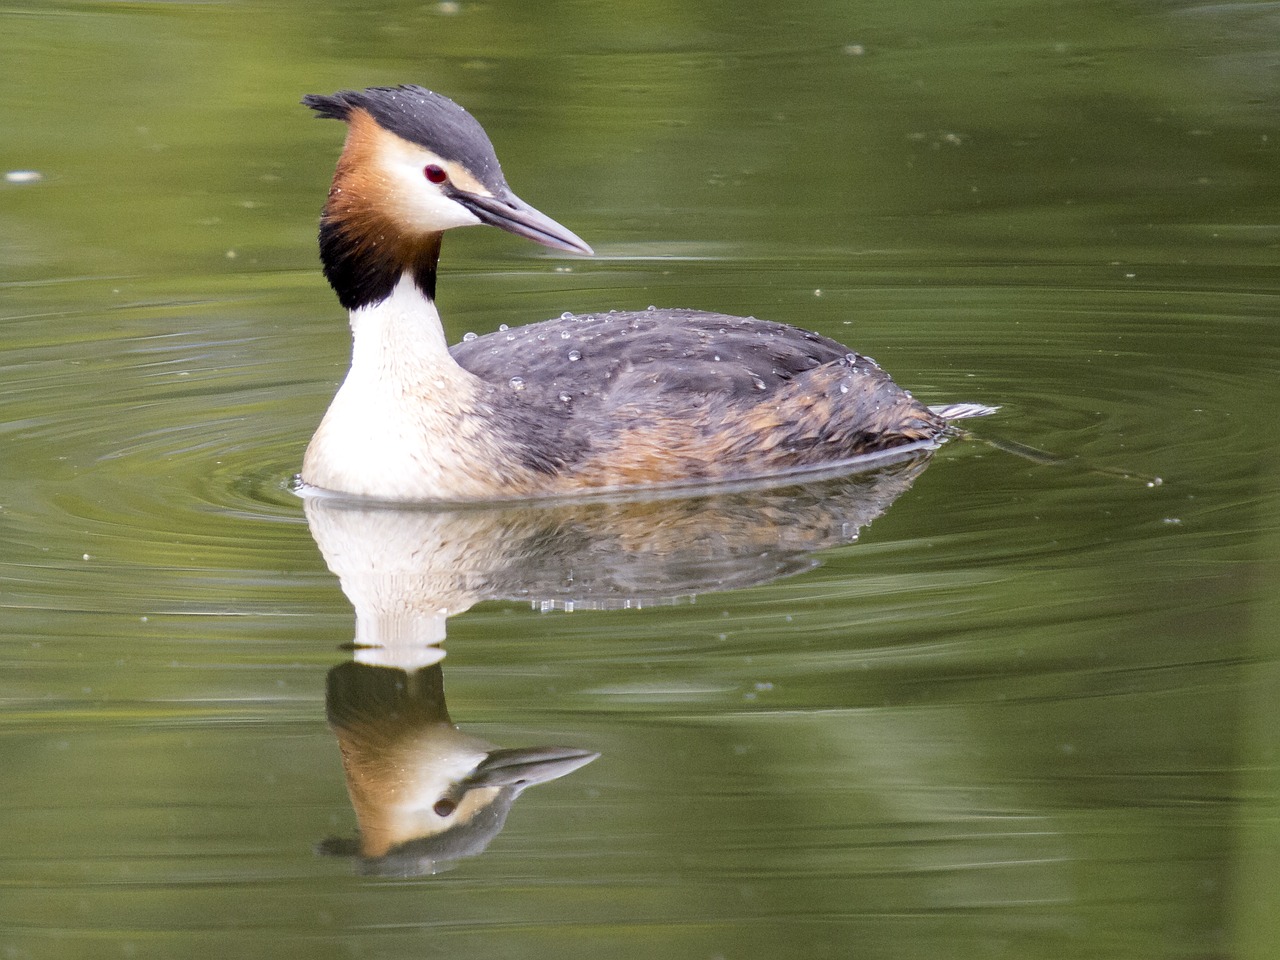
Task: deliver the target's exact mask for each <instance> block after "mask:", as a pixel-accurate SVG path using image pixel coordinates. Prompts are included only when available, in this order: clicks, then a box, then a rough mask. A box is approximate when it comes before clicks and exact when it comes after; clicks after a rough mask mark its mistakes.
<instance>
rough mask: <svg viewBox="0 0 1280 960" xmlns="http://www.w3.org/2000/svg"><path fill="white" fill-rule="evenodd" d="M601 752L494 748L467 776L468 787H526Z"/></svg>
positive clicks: (563, 772) (559, 774)
mask: <svg viewBox="0 0 1280 960" xmlns="http://www.w3.org/2000/svg"><path fill="white" fill-rule="evenodd" d="M598 756H600V754H598V753H592V752H590V751H589V750H574V749H572V748H570V747H524V748H520V749H515V750H495V751H493V753H491V754H489V755H488V756H487V757H485V758H484V759H483V760H481V761H480V763H479V765H478V766H477V767H476V768H475V770H473V771H472V772H471V775H470V776H469V777H467V779H466V785H467V787H468V788H474V787H527V786H530V785H532V784H535V783H546V782H547V781H548V780H555V779H556V778H557V777H563V776H565V775H566V774H570V773H573V771H575V770H577V769H578V768H579V767H585V766H586V765H587V764H588V763H590V762H591V761H592V760H594V759H596V758H597V757H598Z"/></svg>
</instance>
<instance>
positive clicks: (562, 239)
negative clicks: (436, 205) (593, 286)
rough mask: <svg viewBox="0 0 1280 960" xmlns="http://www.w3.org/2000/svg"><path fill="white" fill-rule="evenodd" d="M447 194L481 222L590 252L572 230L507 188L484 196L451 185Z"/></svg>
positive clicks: (573, 250)
mask: <svg viewBox="0 0 1280 960" xmlns="http://www.w3.org/2000/svg"><path fill="white" fill-rule="evenodd" d="M450 196H451V197H452V198H453V199H454V200H456V201H457V202H458V203H460V204H462V205H463V206H464V207H466V208H467V209H468V210H470V211H471V212H472V213H474V214H475V215H476V216H477V217H479V218H480V220H481V222H482V223H488V224H491V225H493V226H495V227H501V228H502V229H503V230H506V231H508V232H509V233H514V234H515V235H516V236H519V237H525V238H527V239H529V240H533V241H535V242H537V243H540V244H542V245H543V246H547V247H554V248H555V249H556V250H565V251H567V252H569V253H584V254H586V255H587V256H591V255H592V254H593V253H594V251H593V250H592V249H591V248H590V247H589V246H587V245H586V243H584V242H583V241H582V240H581V239H580V238H579V237H578V236H577V235H576V234H574V233H573V232H572V231H570V230H568V229H567V228H565V227H562V226H560V224H558V223H556V222H555V221H554V220H552V219H551V218H550V217H548V216H547V215H546V214H544V213H540V212H538V211H537V210H535V209H534V208H533V207H531V206H529V204H527V203H525V202H524V201H523V200H521V199H520V198H519V197H517V196H516V195H515V194H514V193H512V192H511V191H509V190H508V191H505V192H503V193H502V194H501V195H499V196H496V197H486V196H482V195H481V194H478V193H467V192H466V191H464V190H456V189H455V190H454V191H453V192H452V193H451V194H450Z"/></svg>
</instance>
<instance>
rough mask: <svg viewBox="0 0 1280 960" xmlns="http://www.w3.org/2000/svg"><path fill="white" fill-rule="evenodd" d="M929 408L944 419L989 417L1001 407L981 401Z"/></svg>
mask: <svg viewBox="0 0 1280 960" xmlns="http://www.w3.org/2000/svg"><path fill="white" fill-rule="evenodd" d="M929 409H930V410H931V411H932V412H933V413H935V414H936V415H937V416H939V417H941V418H942V419H943V420H967V419H969V418H970V417H989V416H991V414H993V413H995V412H996V411H997V410H999V409H1000V408H999V407H988V406H986V405H985V404H981V403H946V404H943V405H942V406H938V407H930V408H929Z"/></svg>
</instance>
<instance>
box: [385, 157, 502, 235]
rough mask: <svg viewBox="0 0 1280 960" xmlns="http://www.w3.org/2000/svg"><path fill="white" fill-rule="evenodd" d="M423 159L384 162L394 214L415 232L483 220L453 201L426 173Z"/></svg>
mask: <svg viewBox="0 0 1280 960" xmlns="http://www.w3.org/2000/svg"><path fill="white" fill-rule="evenodd" d="M424 166H426V163H425V162H423V161H422V159H421V158H420V157H405V156H390V157H384V158H383V161H382V173H383V176H384V177H385V178H386V182H387V184H388V186H390V188H391V189H390V190H389V191H388V194H387V200H388V201H389V202H390V207H391V213H392V214H393V215H394V216H395V217H396V218H397V219H398V220H399V221H400V222H401V223H403V224H404V225H405V226H406V227H408V228H410V229H416V230H430V231H435V230H448V229H451V228H452V227H470V226H475V225H476V224H478V223H479V222H480V220H479V219H478V218H477V217H476V216H475V214H473V213H472V212H471V211H470V210H468V209H467V208H466V207H464V206H462V204H460V203H456V202H455V201H453V200H450V199H449V198H448V197H446V196H445V195H444V194H443V193H441V192H440V188H439V187H438V186H436V185H435V184H434V183H432V182H431V181H430V180H428V179H427V178H426V176H425V175H424V174H423V172H422V169H423V167H424Z"/></svg>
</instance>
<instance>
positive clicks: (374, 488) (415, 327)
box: [302, 273, 480, 500]
mask: <svg viewBox="0 0 1280 960" xmlns="http://www.w3.org/2000/svg"><path fill="white" fill-rule="evenodd" d="M351 333H352V337H353V344H352V351H351V369H350V370H349V371H348V373H347V377H346V380H344V381H343V383H342V387H341V388H340V389H339V390H338V393H337V396H335V397H334V398H333V403H332V404H331V405H330V407H329V410H328V412H327V413H326V414H325V416H324V420H323V421H322V422H321V424H320V428H319V429H318V430H317V431H316V434H315V436H314V437H312V438H311V444H310V446H308V447H307V453H306V457H305V458H304V460H303V467H302V479H303V480H304V481H305V482H306V483H309V484H313V485H314V486H317V487H322V488H324V489H327V490H335V491H340V492H343V493H351V494H357V495H360V496H370V497H380V498H384V499H398V500H408V499H434V498H447V497H449V496H451V495H454V493H455V491H456V488H457V487H458V481H457V479H456V477H453V476H452V474H454V473H457V472H458V470H459V466H458V463H457V452H456V451H455V450H454V446H453V444H452V443H451V442H450V438H451V436H452V435H453V434H454V432H456V429H457V427H458V424H459V418H460V417H465V416H466V415H467V413H468V411H469V410H470V406H471V401H472V399H473V398H474V397H475V395H476V393H477V392H478V390H479V386H480V384H479V381H478V380H477V379H476V378H475V377H473V376H472V375H471V374H470V373H467V371H465V370H463V369H462V368H461V367H460V366H458V364H457V362H456V361H455V360H454V359H453V357H452V356H450V354H449V346H448V344H447V343H446V342H445V338H444V329H443V328H442V327H441V325H440V315H439V313H437V311H436V306H435V304H434V303H433V302H432V301H431V299H430V298H429V297H427V296H426V295H425V294H424V293H423V292H422V291H421V290H420V289H419V288H418V286H417V284H415V283H414V282H413V278H412V277H411V276H410V275H409V274H407V273H406V274H405V275H403V276H402V277H401V278H400V282H399V283H397V284H396V287H395V289H394V290H393V291H392V292H391V295H390V296H389V297H387V298H386V299H385V300H383V301H381V302H380V303H376V304H373V305H372V306H367V307H360V308H358V309H356V310H352V311H351Z"/></svg>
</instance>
